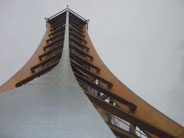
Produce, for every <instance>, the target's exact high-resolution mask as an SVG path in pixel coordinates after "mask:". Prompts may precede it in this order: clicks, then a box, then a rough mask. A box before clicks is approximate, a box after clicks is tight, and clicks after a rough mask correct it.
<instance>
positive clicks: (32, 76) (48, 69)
mask: <svg viewBox="0 0 184 138" xmlns="http://www.w3.org/2000/svg"><path fill="white" fill-rule="evenodd" d="M58 62H59V61H57V62H55V63H53V64H52V65H50V66H49V67H47V68H45V69H42V70H41V71H38V72H36V73H35V74H32V75H31V76H29V77H27V78H25V79H23V80H21V81H19V82H18V83H16V84H15V86H16V87H20V86H22V85H24V84H25V83H27V82H29V81H31V80H33V79H34V78H36V77H39V76H41V75H43V74H45V73H46V72H48V71H50V70H51V69H52V68H53V67H55V66H56V65H57V64H58Z"/></svg>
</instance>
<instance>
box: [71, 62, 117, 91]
mask: <svg viewBox="0 0 184 138" xmlns="http://www.w3.org/2000/svg"><path fill="white" fill-rule="evenodd" d="M71 63H72V66H75V67H77V68H79V69H80V70H81V71H83V72H85V73H87V74H88V75H91V76H92V77H95V78H96V79H98V80H100V81H102V82H103V83H106V84H107V86H108V87H109V88H110V87H112V86H113V84H112V83H110V82H109V81H107V80H105V79H103V78H101V77H100V76H98V75H97V74H95V73H93V72H91V71H89V70H87V69H86V68H84V67H82V66H80V65H78V64H76V63H75V62H72V61H71Z"/></svg>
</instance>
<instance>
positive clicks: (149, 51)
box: [0, 0, 184, 126]
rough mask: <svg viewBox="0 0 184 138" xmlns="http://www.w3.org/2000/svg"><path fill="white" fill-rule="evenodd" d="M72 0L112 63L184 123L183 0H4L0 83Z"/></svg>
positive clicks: (141, 92) (116, 70) (1, 4)
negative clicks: (47, 18)
mask: <svg viewBox="0 0 184 138" xmlns="http://www.w3.org/2000/svg"><path fill="white" fill-rule="evenodd" d="M67 4H69V6H70V8H71V9H72V10H74V11H75V12H77V13H78V14H79V15H81V16H82V17H84V18H86V19H90V22H89V34H90V37H91V39H92V42H93V44H94V46H95V48H96V50H97V52H98V54H99V55H100V57H101V58H102V60H103V61H104V63H105V64H106V65H107V66H108V68H109V69H110V70H111V71H112V72H113V73H114V74H115V75H116V76H117V77H118V78H119V79H120V80H121V81H122V82H123V83H124V84H125V85H127V86H128V87H129V88H130V89H131V90H133V91H134V92H135V93H136V94H137V95H139V96H140V97H142V98H143V99H145V100H146V101H147V102H149V103H150V104H152V105H153V106H154V107H156V108H157V109H159V110H160V111H161V112H163V113H164V114H166V115H167V116H169V117H170V118H172V119H174V120H175V121H177V122H179V123H180V124H182V125H183V126H184V119H183V114H184V110H183V107H184V101H182V100H183V99H184V1H183V0H134V1H133V0H100V1H99V0H68V1H67V0H0V27H1V31H0V42H1V44H0V47H1V50H0V84H3V83H4V82H5V81H7V80H8V79H9V78H10V77H11V76H13V75H14V74H15V73H16V72H17V71H18V70H19V69H20V68H21V67H22V66H23V65H24V64H25V63H26V62H27V61H28V60H29V58H30V57H31V56H32V54H33V52H34V51H35V50H36V48H37V47H38V45H39V42H40V41H41V39H42V37H43V34H44V33H45V30H46V28H45V20H44V17H50V16H52V15H53V14H55V13H57V12H59V11H61V10H63V9H64V8H66V5H67Z"/></svg>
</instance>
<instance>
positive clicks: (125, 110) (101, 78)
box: [0, 11, 184, 138]
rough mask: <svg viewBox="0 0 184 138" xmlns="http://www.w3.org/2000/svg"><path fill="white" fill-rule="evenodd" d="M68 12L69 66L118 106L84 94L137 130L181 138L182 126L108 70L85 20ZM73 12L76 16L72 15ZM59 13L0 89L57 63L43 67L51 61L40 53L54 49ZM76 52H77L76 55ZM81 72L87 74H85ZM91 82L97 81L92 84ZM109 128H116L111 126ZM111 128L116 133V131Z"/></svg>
mask: <svg viewBox="0 0 184 138" xmlns="http://www.w3.org/2000/svg"><path fill="white" fill-rule="evenodd" d="M70 14H71V17H72V18H71V20H70V22H71V24H70V29H71V32H70V41H71V43H70V48H71V51H72V50H74V51H75V52H71V53H70V56H71V59H72V60H71V65H72V67H73V71H74V74H75V76H76V78H77V80H78V81H79V83H80V82H81V81H82V82H84V83H85V84H88V85H89V86H90V87H92V88H94V89H95V90H97V91H98V92H100V93H103V94H104V95H105V96H106V98H104V99H107V97H109V98H110V99H112V100H113V101H114V103H116V105H118V108H117V107H115V106H114V104H112V103H111V104H109V103H110V100H109V103H106V102H104V100H102V98H99V97H94V95H91V94H89V93H86V94H87V96H88V97H89V99H90V100H91V101H92V102H93V103H94V104H95V105H98V106H99V107H101V108H104V109H105V110H107V111H108V112H110V113H112V114H114V115H116V116H118V117H120V118H122V119H124V120H126V121H128V122H130V123H131V124H133V125H134V126H138V127H139V128H140V129H142V130H143V132H145V133H147V134H148V135H150V136H152V137H163V138H166V137H179V138H183V137H184V128H183V127H182V126H181V125H179V124H177V123H176V122H174V121H173V120H171V119H169V118H168V117H167V116H165V115H163V114H162V113H161V112H159V111H158V110H156V109H155V108H154V107H152V106H151V105H149V104H148V103H146V102H145V101H144V100H143V99H141V98H140V97H139V96H137V95H136V94H135V93H133V92H132V91H131V90H130V89H129V88H127V87H126V86H125V85H124V84H123V83H122V82H121V81H119V80H118V79H117V78H116V76H114V75H113V74H112V73H111V71H110V70H109V69H108V68H107V67H106V66H105V64H104V63H103V62H102V60H101V59H100V57H99V56H98V54H97V52H96V50H95V48H94V46H93V44H92V42H91V40H90V38H89V35H88V32H87V28H88V27H87V25H88V24H87V21H85V20H83V19H82V18H81V17H80V16H79V15H77V14H76V13H74V12H73V11H71V13H70ZM74 15H75V16H76V17H74ZM61 16H63V12H61V13H59V14H57V15H55V16H54V17H52V18H49V19H48V21H47V24H48V27H47V30H46V33H45V35H44V37H43V39H42V41H41V43H40V45H39V46H38V48H37V50H36V51H35V53H34V54H33V56H32V57H31V59H30V60H29V61H28V62H27V63H26V64H25V65H24V67H23V68H22V69H20V71H18V72H17V73H16V74H15V75H14V76H13V77H12V78H11V79H10V80H8V81H7V82H6V83H5V84H3V85H2V86H1V87H0V92H6V91H8V90H11V89H14V88H16V87H19V86H21V85H23V84H25V83H27V82H29V81H30V80H32V79H34V78H36V77H39V76H40V75H42V74H44V73H46V72H48V71H49V70H50V69H52V68H53V67H54V66H55V65H56V64H57V63H55V64H53V65H52V66H50V67H49V68H45V69H43V68H42V66H43V65H44V64H45V62H47V61H48V62H49V61H51V60H52V59H50V60H49V58H48V57H44V56H43V55H47V53H48V51H51V52H52V51H55V50H57V47H56V48H55V49H53V48H49V45H51V44H52V43H57V42H55V41H51V40H52V39H54V38H53V36H52V35H54V34H53V33H55V32H54V31H57V30H56V28H58V27H60V26H61V25H60V24H62V22H64V20H61V19H60V18H59V17H61ZM80 20H81V21H80ZM57 22H59V23H57ZM77 22H78V23H77ZM61 28H62V27H61ZM58 30H59V29H58ZM72 30H73V31H72ZM61 33H62V32H61ZM58 35H59V34H58ZM55 37H57V36H55ZM61 39H62V38H61ZM50 41H51V42H50ZM56 41H57V40H56ZM74 43H75V44H74ZM76 45H78V46H79V47H77V46H76ZM76 52H77V53H78V54H79V55H78V54H76ZM80 54H81V55H82V56H85V58H82V57H81V56H80ZM41 55H42V56H41ZM40 56H41V57H43V59H42V58H40ZM56 57H57V59H59V55H54V57H52V58H56ZM76 61H77V62H78V63H81V65H82V64H84V65H85V66H84V67H83V66H81V65H80V64H78V63H77V62H76ZM84 74H86V76H87V77H86V76H85V75H84ZM89 78H91V79H89ZM94 81H96V82H95V83H94ZM97 94H98V93H97ZM110 127H111V128H115V127H113V126H111V125H110ZM114 131H115V132H119V130H114ZM130 137H131V136H130ZM132 137H135V136H132Z"/></svg>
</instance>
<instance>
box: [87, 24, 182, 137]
mask: <svg viewBox="0 0 184 138" xmlns="http://www.w3.org/2000/svg"><path fill="white" fill-rule="evenodd" d="M84 35H85V36H86V37H85V40H86V41H87V44H86V46H87V47H89V48H90V50H89V52H88V53H89V55H91V56H93V57H94V59H93V60H92V63H93V64H94V65H95V66H97V67H99V68H100V72H98V75H99V76H100V77H102V78H104V79H106V80H107V81H110V82H111V83H112V84H113V86H112V87H111V89H110V90H111V91H112V92H114V93H115V94H117V95H119V96H120V97H122V98H124V99H126V100H128V101H130V102H132V103H134V104H135V105H136V106H137V109H136V111H135V112H134V113H133V114H134V115H135V116H137V117H139V118H140V119H142V120H144V121H146V122H148V123H150V124H152V125H153V126H156V127H158V128H160V129H161V130H164V131H166V132H168V133H169V134H171V135H174V136H176V137H177V136H178V135H179V134H180V133H181V131H183V130H184V128H183V127H182V126H181V125H179V124H177V123H176V122H174V121H173V120H171V119H169V118H168V117H167V116H165V115H164V114H162V113H161V112H159V111H158V110H157V109H155V108H154V107H152V106H151V105H149V104H148V103H146V102H145V101H144V100H143V99H142V98H140V97H139V96H137V95H136V94H135V93H133V92H132V91H131V90H130V89H129V88H128V87H126V86H125V85H124V84H123V83H122V82H121V81H120V80H118V78H116V76H115V75H113V73H112V72H111V71H110V70H109V69H108V68H107V67H106V65H105V64H104V63H103V61H102V60H101V59H100V57H99V56H98V54H97V52H96V50H95V48H94V46H93V44H92V42H91V40H90V38H89V35H88V32H87V27H84ZM121 106H122V107H123V108H124V110H126V111H128V110H127V108H126V107H125V106H123V105H121ZM182 137H184V136H183V135H180V138H182Z"/></svg>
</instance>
